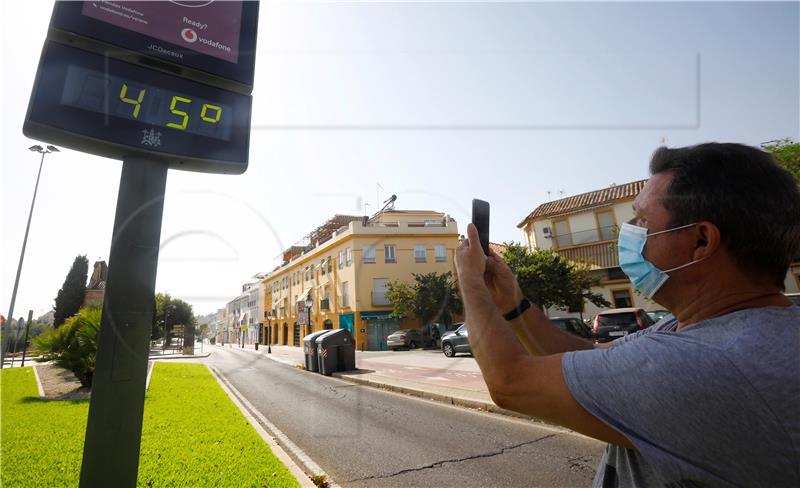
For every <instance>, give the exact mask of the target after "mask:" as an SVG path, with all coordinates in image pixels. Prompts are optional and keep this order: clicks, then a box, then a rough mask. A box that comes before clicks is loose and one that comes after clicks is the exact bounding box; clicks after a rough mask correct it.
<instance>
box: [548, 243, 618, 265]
mask: <svg viewBox="0 0 800 488" xmlns="http://www.w3.org/2000/svg"><path fill="white" fill-rule="evenodd" d="M556 252H558V254H559V255H560V256H562V257H563V258H564V259H566V260H567V261H575V262H583V263H586V264H588V265H589V266H590V267H591V268H592V269H603V268H615V267H617V266H619V257H618V256H617V248H616V247H615V246H614V245H613V243H612V242H608V241H606V242H599V243H597V244H589V245H586V246H583V245H582V246H575V247H570V248H567V249H558V250H557V251H556Z"/></svg>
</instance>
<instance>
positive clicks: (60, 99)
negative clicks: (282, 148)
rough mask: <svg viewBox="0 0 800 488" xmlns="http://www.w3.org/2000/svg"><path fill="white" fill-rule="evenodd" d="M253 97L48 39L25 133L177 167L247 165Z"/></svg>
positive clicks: (220, 169)
mask: <svg viewBox="0 0 800 488" xmlns="http://www.w3.org/2000/svg"><path fill="white" fill-rule="evenodd" d="M251 100H252V99H251V97H250V95H243V94H241V93H236V92H233V91H229V90H224V89H221V88H216V87H212V86H209V85H206V84H203V83H197V82H193V81H191V80H188V79H185V78H181V77H177V76H172V75H168V74H165V73H161V72H159V71H155V70H150V69H147V68H143V67H141V66H136V65H133V64H130V63H126V62H123V61H118V60H115V59H111V58H108V57H105V56H102V55H99V54H95V53H92V52H88V51H84V50H82V49H76V48H74V47H69V46H66V45H63V44H60V43H58V42H53V41H48V42H47V44H46V47H45V51H44V53H43V55H42V61H41V63H40V66H39V72H38V73H37V76H36V84H35V86H34V90H33V96H32V97H31V102H30V105H29V108H28V117H27V119H26V121H25V125H24V127H23V132H24V133H25V135H27V136H28V137H32V138H35V139H41V140H44V141H47V142H49V143H53V144H60V145H63V146H65V147H69V148H72V149H77V150H80V151H84V152H88V153H92V154H97V155H100V156H107V157H112V158H116V159H124V158H125V157H127V156H135V155H139V156H141V155H147V156H151V157H155V158H158V159H161V160H164V161H167V162H168V163H169V164H170V166H171V167H173V168H176V169H187V170H193V171H204V172H213V173H230V174H240V173H243V172H244V171H245V170H246V169H247V159H248V158H247V156H248V149H249V139H250V111H251Z"/></svg>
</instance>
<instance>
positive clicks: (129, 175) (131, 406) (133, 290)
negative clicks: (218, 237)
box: [80, 158, 167, 488]
mask: <svg viewBox="0 0 800 488" xmlns="http://www.w3.org/2000/svg"><path fill="white" fill-rule="evenodd" d="M166 183H167V165H166V164H163V163H160V162H157V161H151V160H147V159H133V158H131V159H126V160H125V161H124V162H123V164H122V176H121V177H120V184H119V197H118V199H117V212H116V216H115V218H114V235H113V238H112V240H111V253H110V255H109V263H108V264H109V266H108V280H107V281H106V294H105V300H104V302H103V316H102V319H101V322H100V332H99V337H98V343H97V361H96V365H95V372H94V378H93V381H92V399H91V403H90V404H89V419H88V422H87V424H86V440H85V442H84V445H83V463H82V466H81V479H80V486H81V487H82V488H94V487H98V488H99V487H109V486H113V487H118V488H126V487H131V488H133V487H135V486H136V477H137V474H138V470H139V446H140V442H141V434H142V414H143V411H144V395H145V379H146V375H147V357H148V352H149V346H150V332H151V330H150V329H151V326H152V323H153V306H154V303H153V301H154V292H155V284H156V270H157V267H158V247H159V240H160V237H161V217H162V213H163V210H164V189H165V187H166Z"/></svg>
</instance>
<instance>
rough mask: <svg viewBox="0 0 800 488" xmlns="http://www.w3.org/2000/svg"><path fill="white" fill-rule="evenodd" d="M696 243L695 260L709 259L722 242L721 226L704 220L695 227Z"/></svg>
mask: <svg viewBox="0 0 800 488" xmlns="http://www.w3.org/2000/svg"><path fill="white" fill-rule="evenodd" d="M695 232H696V239H697V241H696V243H695V249H694V255H693V258H694V260H695V261H697V260H700V259H707V258H709V257H711V255H712V254H714V253H715V252H717V250H718V249H719V247H720V245H721V244H722V240H721V236H720V233H719V227H717V226H716V225H714V224H713V223H711V222H708V221H705V220H704V221H702V222H699V223H698V224H697V227H696V228H695Z"/></svg>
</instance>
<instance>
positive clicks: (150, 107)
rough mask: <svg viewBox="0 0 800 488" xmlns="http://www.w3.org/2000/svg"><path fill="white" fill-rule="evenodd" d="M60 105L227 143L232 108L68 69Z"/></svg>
mask: <svg viewBox="0 0 800 488" xmlns="http://www.w3.org/2000/svg"><path fill="white" fill-rule="evenodd" d="M61 103H63V104H65V105H69V106H71V107H76V108H81V109H84V110H90V111H92V112H97V113H101V114H108V115H110V116H113V117H120V118H123V119H132V120H138V121H139V122H142V123H145V124H151V125H153V126H156V127H166V128H170V129H174V130H179V131H185V132H187V133H191V134H197V135H201V136H206V137H214V138H216V139H222V140H225V141H227V140H230V138H231V130H232V120H233V113H232V110H233V109H232V108H231V107H230V106H229V105H226V104H224V103H221V102H218V101H214V100H206V99H203V98H199V97H194V96H191V95H187V94H186V93H176V92H174V91H172V90H165V89H163V88H159V87H157V86H153V85H150V84H147V83H140V82H137V81H133V80H130V79H125V78H123V77H120V76H114V75H110V74H107V73H103V72H100V71H94V70H90V69H87V68H84V67H81V66H75V65H68V66H67V74H66V77H65V80H64V88H63V90H62V93H61Z"/></svg>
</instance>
